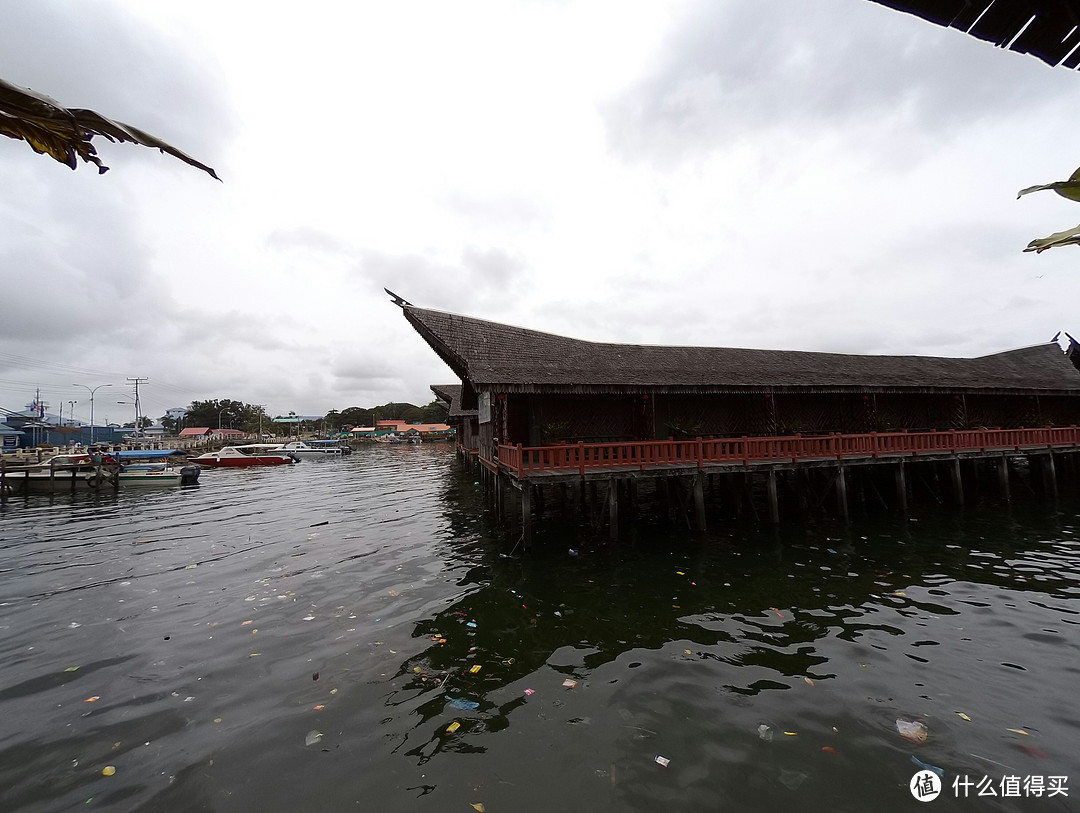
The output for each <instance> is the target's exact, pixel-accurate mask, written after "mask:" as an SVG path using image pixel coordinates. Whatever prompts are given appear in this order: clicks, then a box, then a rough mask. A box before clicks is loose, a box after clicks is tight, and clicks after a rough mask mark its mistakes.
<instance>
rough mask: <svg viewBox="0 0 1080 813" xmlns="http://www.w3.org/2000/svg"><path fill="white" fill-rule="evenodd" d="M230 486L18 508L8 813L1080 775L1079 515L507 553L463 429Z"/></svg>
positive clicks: (637, 800) (648, 799)
mask: <svg viewBox="0 0 1080 813" xmlns="http://www.w3.org/2000/svg"><path fill="white" fill-rule="evenodd" d="M206 474H207V475H208V476H207V477H206V478H205V480H204V482H203V486H202V488H201V489H200V490H199V492H198V493H197V494H195V495H187V494H180V493H176V492H170V493H168V494H159V495H151V496H150V497H149V498H142V499H139V500H134V499H128V498H126V497H125V495H123V494H121V495H119V496H118V497H116V498H111V499H108V500H98V501H95V500H89V499H76V500H70V501H68V502H67V503H66V504H65V503H63V502H62V501H58V500H56V499H53V500H51V501H49V502H42V503H40V504H26V505H22V506H11V505H9V507H8V508H7V509H5V511H4V512H3V514H0V568H2V571H3V581H2V582H0V604H2V605H3V610H4V615H3V620H2V626H3V630H2V633H3V635H2V638H0V654H2V655H3V660H2V663H3V666H0V675H2V676H3V679H2V681H0V709H2V710H3V711H4V713H5V718H6V719H7V720H8V721H10V723H11V724H10V725H9V726H8V727H7V732H6V733H5V734H3V735H0V781H2V782H3V787H4V788H6V790H5V791H3V794H4V795H3V807H4V809H5V810H30V809H34V810H38V809H49V810H66V809H70V808H71V807H73V806H75V805H86V804H87V800H88V799H90V800H92V801H91V802H90V804H91V805H97V806H104V807H105V808H106V809H108V808H113V809H124V810H129V809H139V810H170V811H174V810H195V809H199V810H218V809H220V810H240V809H262V810H297V809H316V808H319V809H323V808H325V809H339V808H343V807H345V806H346V805H348V806H350V807H356V806H360V807H361V808H366V807H368V806H372V807H373V806H378V808H379V809H380V810H396V809H399V810H414V809H416V805H419V804H429V805H434V806H435V808H436V809H439V810H442V809H454V808H459V809H466V810H467V809H469V808H467V807H464V806H465V805H472V804H477V803H482V804H484V805H485V807H486V809H488V810H498V809H546V808H549V807H551V808H555V807H559V808H563V809H596V810H655V809H659V808H661V807H663V808H673V809H689V808H690V807H701V806H704V807H707V808H709V809H712V808H716V807H719V806H725V805H726V806H733V807H737V808H740V809H745V810H772V809H775V808H777V807H780V806H785V807H788V808H791V807H795V808H797V809H800V810H819V809H820V810H825V809H830V810H835V809H864V808H866V807H868V806H869V805H871V804H874V803H875V802H876V803H879V804H883V805H884V806H885V807H892V806H899V805H900V804H908V803H909V802H908V799H909V798H910V796H909V794H908V791H907V781H908V779H909V778H910V776H911V774H912V773H913V771H914V770H915V768H916V766H915V765H914V763H913V762H912V761H911V758H912V757H913V756H915V757H916V758H918V759H920V760H923V761H925V762H927V763H930V764H934V765H938V766H941V767H942V768H943V769H944V770H945V771H946V772H947V775H948V776H954V775H956V774H961V773H965V772H966V773H969V774H975V773H978V775H979V776H980V777H981V776H982V775H984V774H994V775H995V776H997V777H998V778H1000V777H1001V776H1002V775H1003V774H1004V773H1005V772H1007V771H1010V770H1011V771H1015V772H1020V773H1027V774H1031V773H1042V774H1047V775H1049V774H1051V773H1057V774H1065V775H1068V774H1070V773H1072V774H1077V775H1080V772H1078V771H1076V770H1075V769H1076V767H1077V758H1076V756H1075V748H1074V747H1073V746H1074V744H1075V742H1076V741H1077V734H1078V730H1080V719H1077V718H1076V716H1075V715H1074V714H1073V713H1072V711H1071V709H1072V691H1073V687H1074V686H1075V685H1076V674H1075V673H1076V671H1077V669H1078V667H1077V666H1076V665H1075V664H1076V662H1077V659H1076V653H1077V647H1078V645H1080V638H1078V636H1077V630H1076V629H1075V627H1076V625H1077V624H1080V614H1078V611H1077V609H1076V608H1075V607H1074V606H1073V604H1074V602H1073V601H1072V599H1074V598H1075V597H1076V596H1077V590H1078V587H1080V585H1078V579H1080V555H1078V554H1080V551H1078V549H1077V545H1076V542H1075V538H1074V537H1075V531H1076V509H1077V505H1076V504H1073V503H1068V502H1062V503H1061V504H1060V505H1059V506H1058V507H1057V508H1056V509H1054V510H1049V509H1048V508H1047V507H1046V506H1045V505H1039V504H1031V505H1027V506H1024V505H1018V506H1015V507H1012V508H1008V507H1005V508H1000V509H993V508H984V509H980V510H979V511H978V512H975V511H967V512H961V511H954V510H947V511H941V512H938V513H931V514H927V515H923V516H919V517H915V518H914V519H916V520H917V521H912V522H909V521H905V520H901V519H899V518H897V517H892V516H888V515H884V516H881V517H877V518H872V519H865V520H859V521H857V522H855V523H853V524H852V525H850V526H847V527H845V526H843V525H832V524H828V523H818V524H815V525H813V526H784V527H782V528H781V529H779V530H772V529H765V528H760V527H757V526H754V525H750V524H739V525H736V524H730V525H727V526H720V527H718V528H717V529H714V531H713V532H712V533H711V534H710V535H707V536H705V537H697V536H691V535H689V534H686V533H683V532H678V531H676V532H669V531H667V530H666V529H664V528H663V527H662V526H655V527H654V526H646V527H644V528H642V529H641V530H639V532H638V533H637V534H636V535H634V536H633V538H632V539H631V540H630V541H628V542H624V543H621V544H619V545H606V544H588V540H586V544H585V545H581V544H580V543H579V541H577V539H576V538H575V541H574V543H573V546H574V550H575V551H577V555H573V556H572V555H570V554H569V553H568V548H569V547H570V543H569V541H568V540H569V539H570V537H567V536H566V534H567V533H568V530H567V528H565V527H562V526H559V525H558V524H557V523H553V524H551V525H550V526H547V527H543V528H542V529H541V530H540V532H539V533H538V538H537V544H536V546H535V548H534V550H532V551H530V552H529V554H528V555H526V556H518V555H515V556H513V557H507V556H506V555H505V554H506V553H508V549H509V548H510V547H511V545H510V544H508V543H507V542H506V539H505V536H504V535H503V534H502V533H501V532H500V531H499V530H498V529H497V528H496V526H495V525H494V522H493V518H492V516H491V513H490V510H489V509H488V508H487V507H486V506H485V505H484V502H483V496H482V495H481V493H480V489H479V487H478V485H477V484H476V483H475V482H474V481H471V480H467V479H462V478H460V477H458V476H456V475H455V474H453V472H452V471H451V458H450V455H449V454H448V452H447V450H445V448H443V449H439V448H437V447H431V448H425V447H419V448H417V447H404V448H398V447H395V448H393V449H372V450H367V451H364V452H361V453H360V454H358V455H354V456H353V457H352V458H350V459H346V460H342V461H326V462H323V463H318V464H316V463H312V464H308V463H305V464H303V465H301V466H296V467H290V468H289V470H288V471H282V472H278V471H274V472H262V473H258V474H256V476H252V477H247V476H244V473H239V472H207V473H206ZM209 475H221V476H213V477H211V476H209ZM279 475H280V476H279ZM68 670H71V671H68ZM564 681H570V682H571V683H570V685H567V686H564ZM91 697H96V698H97V699H96V700H95V701H94V702H88V701H89V699H90V698H91ZM473 704H475V706H473ZM960 714H964V715H965V717H961V716H960ZM898 718H905V719H911V720H919V721H922V722H923V723H924V724H925V725H926V727H927V729H928V731H929V736H928V739H927V741H926V743H925V744H922V745H913V744H912V743H911V742H910V741H908V740H905V739H903V738H902V737H901V736H899V734H898V731H897V725H896V721H897V719H898ZM455 724H456V725H455ZM763 727H764V729H763ZM763 730H764V731H765V732H767V733H768V734H769V735H770V736H763ZM1017 731H1021V732H1027V733H1026V734H1024V733H1016V732H1017ZM313 735H318V736H313ZM309 743H310V744H309ZM657 757H662V758H663V759H664V760H668V763H667V765H666V766H664V765H662V764H661V763H660V762H658V761H657V759H656V758H657ZM105 765H114V766H115V767H116V769H117V770H116V774H115V775H114V776H111V777H102V776H101V769H102V767H104V766H105ZM1006 766H1007V767H1006ZM417 799H422V800H424V801H422V802H417ZM981 801H982V803H981V804H980V805H979V809H987V807H988V805H987V804H986V803H985V800H981ZM1023 802H1024V800H1020V801H1019V803H1016V802H1011V804H1012V805H1013V807H1012V808H1010V806H1009V805H1010V802H1009V800H998V803H999V805H1000V809H1023V808H1022V804H1023ZM958 804H960V805H961V806H963V802H962V800H961V801H960V802H958ZM969 804H971V803H969ZM972 806H973V805H972ZM990 809H993V807H992V806H990Z"/></svg>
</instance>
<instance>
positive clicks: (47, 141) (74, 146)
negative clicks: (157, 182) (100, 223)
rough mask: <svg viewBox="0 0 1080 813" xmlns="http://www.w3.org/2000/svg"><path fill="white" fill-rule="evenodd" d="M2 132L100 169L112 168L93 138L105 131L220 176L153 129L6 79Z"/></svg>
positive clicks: (1, 95) (0, 91) (1, 88)
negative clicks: (68, 105) (70, 104)
mask: <svg viewBox="0 0 1080 813" xmlns="http://www.w3.org/2000/svg"><path fill="white" fill-rule="evenodd" d="M0 135H6V136H8V137H9V138H15V139H19V140H22V141H25V142H26V143H27V144H29V145H30V147H31V148H32V149H33V150H34V152H38V153H42V154H44V155H50V156H52V157H53V158H55V159H56V160H57V161H59V162H60V163H61V164H66V165H67V166H69V167H71V168H72V169H75V168H76V167H77V166H78V159H79V158H81V159H82V160H83V161H86V162H87V163H91V164H94V165H95V166H96V167H97V168H98V172H99V173H101V172H106V171H108V169H109V168H108V167H107V166H105V165H104V164H102V163H101V159H100V158H99V157H98V155H97V150H96V149H95V148H94V145H93V143H92V142H91V139H92V138H93V137H94V136H96V135H100V136H104V137H105V138H107V139H109V141H120V142H124V141H130V142H132V143H134V144H141V145H143V146H144V147H157V148H158V149H159V150H161V151H162V152H165V153H168V154H169V155H171V156H173V157H174V158H179V159H180V160H181V161H183V162H184V163H186V164H190V165H191V166H193V167H198V168H199V169H201V170H203V171H204V172H207V173H209V174H210V176H211V177H213V178H216V179H217V180H219V181H220V180H221V179H220V178H218V176H217V173H216V172H214V170H213V169H211V168H210V167H208V166H206V165H205V164H201V163H199V162H198V161H196V160H195V159H194V158H192V157H191V156H189V155H186V154H184V153H183V152H181V151H180V150H178V149H176V147H173V146H171V145H170V144H166V143H165V142H164V141H162V140H161V139H159V138H155V137H154V136H152V135H150V134H149V133H144V132H143V131H142V130H139V129H137V128H135V127H132V126H131V125H128V124H123V123H122V122H118V121H113V120H112V119H108V118H105V116H102V115H101V114H100V113H96V112H94V111H93V110H82V109H79V108H74V107H73V108H66V107H63V106H62V105H60V104H58V103H57V102H56V101H54V100H53V99H50V98H49V97H48V96H45V95H43V94H40V93H35V92H34V91H32V90H28V89H26V88H21V87H18V86H17V85H13V84H11V83H10V82H5V81H4V80H3V79H0Z"/></svg>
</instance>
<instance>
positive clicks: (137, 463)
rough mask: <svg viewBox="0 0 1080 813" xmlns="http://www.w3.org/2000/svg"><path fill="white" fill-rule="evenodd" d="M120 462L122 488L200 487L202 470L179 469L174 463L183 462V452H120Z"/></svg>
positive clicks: (193, 467) (191, 467)
mask: <svg viewBox="0 0 1080 813" xmlns="http://www.w3.org/2000/svg"><path fill="white" fill-rule="evenodd" d="M115 454H116V456H117V457H118V458H119V460H120V474H119V477H120V485H123V486H158V485H181V486H190V485H196V484H198V482H199V472H200V471H201V469H200V468H199V467H198V466H181V467H180V468H176V467H174V466H173V465H172V461H174V460H176V459H177V458H178V457H179V458H180V459H183V457H184V454H183V452H180V451H177V450H175V449H152V450H151V449H133V450H124V451H121V452H116V453H115Z"/></svg>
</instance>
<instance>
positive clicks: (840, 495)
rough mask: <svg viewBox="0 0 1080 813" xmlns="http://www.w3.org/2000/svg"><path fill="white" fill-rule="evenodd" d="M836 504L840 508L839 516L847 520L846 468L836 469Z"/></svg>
mask: <svg viewBox="0 0 1080 813" xmlns="http://www.w3.org/2000/svg"><path fill="white" fill-rule="evenodd" d="M836 502H837V505H838V507H839V508H840V516H841V517H843V518H844V519H845V520H846V519H848V500H847V467H846V466H837V467H836Z"/></svg>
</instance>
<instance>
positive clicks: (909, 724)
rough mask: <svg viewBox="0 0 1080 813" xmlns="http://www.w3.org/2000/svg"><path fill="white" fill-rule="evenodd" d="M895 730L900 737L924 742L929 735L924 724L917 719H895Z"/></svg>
mask: <svg viewBox="0 0 1080 813" xmlns="http://www.w3.org/2000/svg"><path fill="white" fill-rule="evenodd" d="M896 730H897V731H898V732H899V733H900V736H901V737H903V738H904V739H905V740H911V741H912V742H926V738H927V737H928V736H929V735H930V732H929V731H927V729H926V726H925V725H923V724H922V723H921V722H919V721H918V720H905V719H903V718H902V717H898V718H897V720H896Z"/></svg>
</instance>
